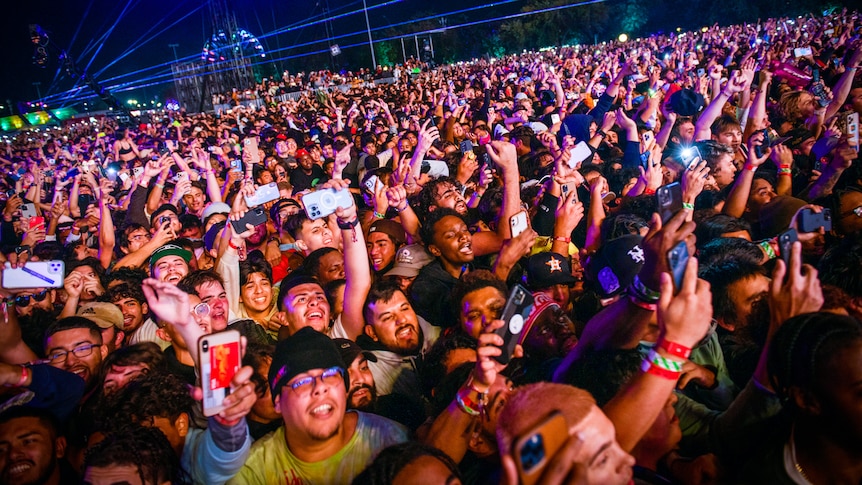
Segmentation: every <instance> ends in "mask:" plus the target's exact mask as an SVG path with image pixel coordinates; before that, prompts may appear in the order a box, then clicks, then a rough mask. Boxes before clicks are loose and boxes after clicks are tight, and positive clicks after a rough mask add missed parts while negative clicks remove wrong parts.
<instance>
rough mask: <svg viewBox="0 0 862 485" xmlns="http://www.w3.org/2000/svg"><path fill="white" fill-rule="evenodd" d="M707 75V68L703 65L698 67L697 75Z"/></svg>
mask: <svg viewBox="0 0 862 485" xmlns="http://www.w3.org/2000/svg"><path fill="white" fill-rule="evenodd" d="M705 75H706V69H704V68H702V67H701V68H698V70H697V77H703V76H705Z"/></svg>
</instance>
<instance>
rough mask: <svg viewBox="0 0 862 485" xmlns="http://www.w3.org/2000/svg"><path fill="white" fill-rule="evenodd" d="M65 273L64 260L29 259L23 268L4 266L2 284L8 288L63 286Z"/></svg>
mask: <svg viewBox="0 0 862 485" xmlns="http://www.w3.org/2000/svg"><path fill="white" fill-rule="evenodd" d="M7 264H8V263H7ZM65 275H66V264H65V263H64V262H63V261H29V262H27V263H25V264H24V267H22V268H17V269H11V267H5V268H3V282H2V286H3V288H7V289H20V288H62V287H63V281H64V279H65Z"/></svg>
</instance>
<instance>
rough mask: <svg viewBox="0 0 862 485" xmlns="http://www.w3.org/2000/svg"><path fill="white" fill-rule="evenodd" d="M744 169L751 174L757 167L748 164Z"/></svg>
mask: <svg viewBox="0 0 862 485" xmlns="http://www.w3.org/2000/svg"><path fill="white" fill-rule="evenodd" d="M744 169H745V170H747V171H749V172H754V171H756V170H757V167H755V166H754V165H749V164H747V163H746V164H745V167H744Z"/></svg>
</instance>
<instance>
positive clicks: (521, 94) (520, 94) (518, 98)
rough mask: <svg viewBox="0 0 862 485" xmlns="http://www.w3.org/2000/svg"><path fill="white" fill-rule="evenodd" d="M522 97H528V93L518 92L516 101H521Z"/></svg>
mask: <svg viewBox="0 0 862 485" xmlns="http://www.w3.org/2000/svg"><path fill="white" fill-rule="evenodd" d="M522 99H527V93H518V94H516V95H515V101H520V100H522Z"/></svg>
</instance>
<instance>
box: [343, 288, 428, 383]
mask: <svg viewBox="0 0 862 485" xmlns="http://www.w3.org/2000/svg"><path fill="white" fill-rule="evenodd" d="M437 304H438V305H439V304H440V302H439V301H438V302H437ZM363 315H364V316H365V323H366V325H365V334H364V335H360V336H359V337H358V338H357V339H356V343H358V344H359V345H360V346H361V347H362V348H363V349H366V350H370V351H371V352H372V353H373V354H374V356H375V357H376V358H377V362H369V363H368V366H369V368H370V369H371V373H372V375H373V376H374V382H375V384H376V386H377V392H378V394H379V395H380V396H385V395H388V394H390V393H399V394H404V395H407V396H418V395H420V394H421V392H422V388H421V385H420V384H419V379H418V376H417V374H416V370H415V369H416V362H415V360H416V359H417V358H419V357H421V355H422V354H424V353H425V352H427V351H428V349H430V348H431V346H432V345H434V342H436V341H437V337H439V336H440V328H439V327H435V326H433V325H431V324H430V323H428V322H427V321H425V320H424V319H422V318H420V317H419V316H418V315H417V314H416V312H415V311H413V307H412V306H411V305H410V302H409V301H408V300H407V296H406V295H405V294H404V292H402V291H401V287H400V286H398V283H396V282H393V281H379V282H376V283H374V284H373V285H372V286H371V290H370V291H369V292H368V296H367V298H366V299H365V306H364V307H363Z"/></svg>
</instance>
